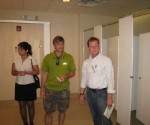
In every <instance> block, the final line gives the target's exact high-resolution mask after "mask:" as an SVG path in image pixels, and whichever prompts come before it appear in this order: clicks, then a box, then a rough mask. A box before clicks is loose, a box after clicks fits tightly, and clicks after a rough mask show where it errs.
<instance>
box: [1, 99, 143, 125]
mask: <svg viewBox="0 0 150 125" xmlns="http://www.w3.org/2000/svg"><path fill="white" fill-rule="evenodd" d="M70 103H71V104H70V107H69V109H68V111H67V115H66V120H65V124H64V125H93V121H92V117H91V114H90V111H89V108H88V104H87V102H86V103H85V104H84V105H80V103H79V99H78V97H74V98H71V101H70ZM35 109H36V111H35V119H34V123H35V125H44V110H43V104H42V101H41V99H38V100H37V101H35ZM57 115H58V112H57V111H56V112H55V113H54V114H53V125H58V120H57ZM133 115H134V114H133ZM111 119H112V121H113V124H114V125H116V111H113V114H112V116H111ZM134 121H136V122H135V124H134ZM132 122H133V124H132V125H143V124H138V123H139V122H137V120H135V119H133V120H132ZM0 125H23V123H22V120H21V117H20V114H19V108H18V103H17V102H16V101H4V102H0Z"/></svg>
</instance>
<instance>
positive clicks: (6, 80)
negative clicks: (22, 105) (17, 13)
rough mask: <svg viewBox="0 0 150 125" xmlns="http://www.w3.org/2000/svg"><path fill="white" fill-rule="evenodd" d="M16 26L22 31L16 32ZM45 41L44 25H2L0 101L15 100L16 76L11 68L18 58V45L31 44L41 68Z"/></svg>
mask: <svg viewBox="0 0 150 125" xmlns="http://www.w3.org/2000/svg"><path fill="white" fill-rule="evenodd" d="M16 26H21V31H16ZM43 39H44V37H43V25H42V24H20V23H0V44H1V45H0V57H1V60H0V65H1V66H0V71H1V72H0V81H1V84H0V91H1V94H0V100H13V99H14V85H15V76H12V75H11V66H12V61H13V59H14V57H15V56H18V53H17V45H18V43H19V42H22V41H27V42H28V43H30V44H31V46H32V51H33V57H34V58H37V59H38V62H39V66H41V62H42V59H43V57H44V53H43ZM40 46H41V47H40ZM38 96H39V94H38Z"/></svg>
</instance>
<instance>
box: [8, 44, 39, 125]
mask: <svg viewBox="0 0 150 125" xmlns="http://www.w3.org/2000/svg"><path fill="white" fill-rule="evenodd" d="M18 54H19V55H20V56H19V57H17V58H16V59H15V60H14V62H13V64H12V71H11V73H12V75H13V76H16V84H15V100H16V101H18V103H19V108H20V114H21V117H22V120H23V123H24V125H28V122H27V109H26V107H28V114H29V120H30V125H34V123H33V119H34V112H35V108H34V100H36V99H37V97H36V86H35V83H34V82H35V81H34V79H33V75H38V74H39V67H38V63H37V60H36V59H34V58H32V57H31V56H32V47H31V45H30V44H29V43H27V42H21V43H19V44H18ZM31 61H32V63H31ZM32 64H33V68H32Z"/></svg>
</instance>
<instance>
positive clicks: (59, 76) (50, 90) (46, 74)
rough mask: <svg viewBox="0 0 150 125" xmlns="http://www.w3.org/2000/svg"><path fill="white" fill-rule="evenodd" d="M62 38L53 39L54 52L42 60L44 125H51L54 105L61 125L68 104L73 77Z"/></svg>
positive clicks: (69, 58)
mask: <svg viewBox="0 0 150 125" xmlns="http://www.w3.org/2000/svg"><path fill="white" fill-rule="evenodd" d="M64 42H65V41H64V38H63V37H61V36H56V37H55V38H54V39H53V46H54V49H55V50H54V51H53V52H52V53H50V54H47V55H46V56H45V58H44V60H43V65H42V71H43V73H42V77H41V90H40V96H41V98H42V99H43V106H44V110H45V125H52V113H53V112H54V111H55V108H56V105H57V109H58V111H59V115H58V122H59V124H58V125H63V123H64V120H65V116H66V110H67V108H68V107H69V102H70V90H69V85H70V82H69V78H71V77H73V76H74V75H75V71H76V67H75V63H74V59H73V57H72V56H71V55H70V54H68V53H66V52H64Z"/></svg>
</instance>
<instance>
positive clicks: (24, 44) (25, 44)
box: [18, 41, 32, 55]
mask: <svg viewBox="0 0 150 125" xmlns="http://www.w3.org/2000/svg"><path fill="white" fill-rule="evenodd" d="M18 46H19V47H20V48H21V49H24V50H25V51H26V50H28V52H27V55H32V47H31V45H30V44H29V43H28V42H25V41H23V42H20V43H19V44H18Z"/></svg>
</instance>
